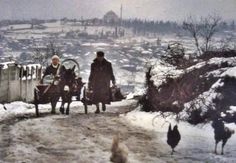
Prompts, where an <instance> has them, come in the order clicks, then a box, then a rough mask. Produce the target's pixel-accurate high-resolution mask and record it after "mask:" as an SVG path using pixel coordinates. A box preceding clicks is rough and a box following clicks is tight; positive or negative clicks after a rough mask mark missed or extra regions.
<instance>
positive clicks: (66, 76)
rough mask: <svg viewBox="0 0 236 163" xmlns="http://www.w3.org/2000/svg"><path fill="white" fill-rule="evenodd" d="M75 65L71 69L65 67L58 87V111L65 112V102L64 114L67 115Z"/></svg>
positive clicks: (74, 76)
mask: <svg viewBox="0 0 236 163" xmlns="http://www.w3.org/2000/svg"><path fill="white" fill-rule="evenodd" d="M75 78H76V75H75V66H74V67H73V68H72V69H65V70H64V72H63V74H62V75H61V81H60V84H59V85H60V88H61V98H62V103H61V107H60V112H61V113H62V114H65V107H64V105H65V103H67V108H66V115H69V112H70V104H71V102H72V96H73V87H74V85H75V84H76V79H75Z"/></svg>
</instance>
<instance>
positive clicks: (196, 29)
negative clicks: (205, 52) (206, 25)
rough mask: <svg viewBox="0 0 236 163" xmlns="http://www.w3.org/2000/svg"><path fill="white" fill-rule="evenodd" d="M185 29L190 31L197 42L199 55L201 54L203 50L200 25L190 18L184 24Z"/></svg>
mask: <svg viewBox="0 0 236 163" xmlns="http://www.w3.org/2000/svg"><path fill="white" fill-rule="evenodd" d="M183 29H184V30H186V31H188V32H189V33H190V35H191V36H192V37H193V39H194V41H195V46H196V48H197V51H198V53H199V54H201V53H202V52H201V48H200V45H199V36H200V25H199V23H198V22H197V21H196V20H195V19H194V18H193V17H192V16H190V17H189V18H188V19H187V20H186V21H184V22H183Z"/></svg>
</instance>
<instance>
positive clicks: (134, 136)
mask: <svg viewBox="0 0 236 163" xmlns="http://www.w3.org/2000/svg"><path fill="white" fill-rule="evenodd" d="M11 105H13V104H11ZM7 107H8V108H10V105H7ZM133 108H135V104H134V101H129V102H127V101H126V102H122V103H114V104H113V105H112V106H109V107H108V110H107V112H105V113H101V114H99V115H95V114H94V113H93V112H94V110H95V108H94V107H90V108H89V111H90V112H89V114H88V115H85V114H84V113H83V107H82V106H81V105H76V104H75V105H73V106H72V109H71V110H72V112H71V114H70V115H69V116H65V115H60V114H57V115H50V114H49V110H48V108H47V106H42V114H41V117H39V118H36V117H35V115H34V109H33V107H32V108H30V107H28V109H27V110H28V111H27V113H26V114H25V113H17V114H15V115H14V116H9V117H8V118H5V120H2V121H1V122H0V131H1V134H0V162H4V163H5V162H25V163H28V162H36V163H38V162H39V163H41V162H50V163H54V162H55V163H58V162H62V163H73V162H76V163H77V162H78V163H106V162H109V157H110V155H111V153H110V148H111V143H112V138H113V136H114V135H116V134H117V133H120V137H121V142H122V143H123V144H125V145H126V146H127V147H128V149H129V156H128V159H129V162H130V163H149V162H150V163H162V162H173V163H175V162H181V163H182V162H184V163H185V162H187V163H190V162H191V163H192V162H210V163H211V162H212V163H213V162H227V163H230V162H235V161H236V158H235V154H236V151H235V145H236V141H235V140H236V139H235V135H233V137H232V138H231V139H230V140H229V142H228V144H227V145H226V148H225V151H226V153H225V155H224V156H221V155H215V154H213V148H214V139H213V133H212V132H213V131H212V129H210V127H209V125H206V127H203V128H197V127H192V126H191V125H187V124H186V123H184V122H181V123H180V124H179V129H180V132H181V134H182V139H181V142H180V144H179V146H178V147H177V148H176V150H177V153H175V154H174V155H173V156H171V155H170V148H169V147H168V146H167V145H166V131H167V127H168V125H163V122H164V120H163V118H157V119H156V120H155V123H154V124H155V125H154V126H152V119H153V117H155V115H156V113H153V114H151V113H143V112H140V111H132V112H129V113H126V112H127V111H129V110H130V109H133ZM0 109H1V108H0ZM120 113H124V114H120Z"/></svg>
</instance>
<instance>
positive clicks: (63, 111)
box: [60, 100, 65, 114]
mask: <svg viewBox="0 0 236 163" xmlns="http://www.w3.org/2000/svg"><path fill="white" fill-rule="evenodd" d="M64 105H65V102H64V100H62V102H61V107H60V112H61V114H65V109H64Z"/></svg>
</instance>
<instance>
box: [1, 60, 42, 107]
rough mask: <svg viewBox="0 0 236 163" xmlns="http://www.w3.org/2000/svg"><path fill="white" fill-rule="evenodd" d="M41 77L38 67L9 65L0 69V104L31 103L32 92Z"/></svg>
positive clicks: (40, 69)
mask: <svg viewBox="0 0 236 163" xmlns="http://www.w3.org/2000/svg"><path fill="white" fill-rule="evenodd" d="M41 76H42V68H41V66H40V65H28V66H20V65H16V64H9V65H7V68H6V67H5V68H0V103H5V102H12V101H17V100H20V101H25V102H31V101H33V97H34V96H33V90H34V87H35V85H36V84H37V83H38V82H39V81H40V79H41Z"/></svg>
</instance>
